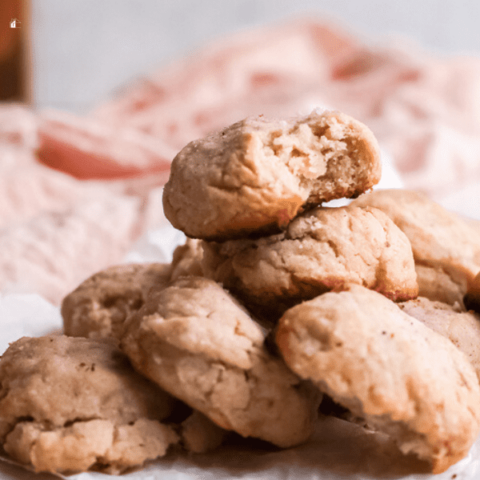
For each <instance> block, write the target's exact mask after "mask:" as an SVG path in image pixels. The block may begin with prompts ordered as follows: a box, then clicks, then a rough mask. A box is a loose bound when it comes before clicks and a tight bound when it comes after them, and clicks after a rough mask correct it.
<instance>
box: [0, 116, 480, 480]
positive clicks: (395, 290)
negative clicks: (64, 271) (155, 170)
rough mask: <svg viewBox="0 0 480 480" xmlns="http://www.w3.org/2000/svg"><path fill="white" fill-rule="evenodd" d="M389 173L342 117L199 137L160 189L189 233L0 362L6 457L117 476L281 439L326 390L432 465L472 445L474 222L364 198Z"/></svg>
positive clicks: (414, 199) (417, 204) (312, 418)
mask: <svg viewBox="0 0 480 480" xmlns="http://www.w3.org/2000/svg"><path fill="white" fill-rule="evenodd" d="M380 170H381V166H380V155H379V150H378V145H377V142H376V140H375V138H374V137H373V135H372V133H371V132H370V131H369V130H368V128H367V127H365V126H364V125H362V124H361V123H360V122H358V121H356V120H354V119H352V118H350V117H348V116H347V115H344V114H342V113H339V112H330V111H325V112H317V111H316V112H313V113H312V114H311V115H309V116H306V117H301V118H297V119H293V120H289V121H268V120H266V119H264V118H263V117H261V116H260V117H256V118H249V119H246V120H243V121H241V122H239V123H237V124H234V125H232V126H230V127H228V128H226V129H225V130H223V131H221V132H218V133H215V134H212V135H210V136H208V137H206V138H204V139H201V140H198V141H194V142H192V143H190V144H189V145H187V146H186V147H185V148H184V149H183V150H182V151H181V152H180V153H179V154H178V155H177V157H176V158H175V159H174V161H173V163H172V169H171V176H170V180H169V182H168V183H167V185H166V186H165V190H164V209H165V214H166V216H167V218H168V219H169V220H170V221H171V223H172V225H173V226H175V227H176V228H179V229H181V230H183V231H184V232H185V233H186V234H187V236H188V237H189V238H188V240H187V242H186V243H185V245H182V246H180V247H178V248H177V249H176V251H175V253H174V256H173V261H172V263H171V264H169V265H166V264H138V265H122V266H116V267H112V268H109V269H107V270H105V271H102V272H99V273H97V274H95V275H94V276H92V277H90V278H89V279H87V280H86V281H85V282H83V283H82V284H81V285H80V286H79V287H78V288H77V289H76V290H75V291H73V292H72V293H71V294H69V295H68V296H67V297H66V298H65V299H64V301H63V303H62V316H63V319H64V333H65V335H63V336H48V337H42V338H22V339H20V340H18V341H17V342H15V343H13V344H12V345H11V346H10V348H9V349H8V350H7V352H6V353H5V354H4V355H3V357H2V358H1V360H0V442H1V443H2V445H3V448H4V449H5V451H6V452H7V453H8V454H9V455H10V456H11V457H12V458H14V459H15V460H17V461H18V462H21V463H23V464H26V465H31V466H33V468H34V469H35V470H36V471H50V472H76V471H84V470H88V469H92V470H101V471H104V472H108V473H120V472H123V471H125V470H127V469H129V468H132V467H137V466H140V465H142V464H143V463H144V462H145V461H148V460H152V459H155V458H158V457H162V456H163V455H165V454H166V452H167V450H168V449H183V450H185V451H188V452H204V451H207V450H211V449H214V448H216V447H218V446H219V445H220V444H221V443H222V442H224V441H225V439H226V438H227V437H228V435H230V434H229V432H234V434H238V435H241V436H242V437H253V438H258V439H261V440H264V441H267V442H270V443H272V444H274V445H276V446H277V447H280V448H289V447H293V446H295V445H299V444H301V443H303V442H306V441H308V439H309V437H310V436H311V434H312V432H313V430H314V428H315V425H316V421H317V419H318V416H319V415H322V414H323V413H322V412H324V411H325V410H322V405H323V404H324V403H325V401H326V400H328V402H329V404H330V405H331V402H332V401H333V402H334V403H335V404H336V405H338V406H339V411H345V410H348V411H349V412H350V414H351V415H350V416H349V418H356V419H362V422H363V423H364V424H365V425H366V427H367V428H369V429H373V430H376V431H379V432H383V433H386V434H388V435H390V436H391V437H392V438H393V439H394V441H395V442H396V443H397V444H398V447H399V448H400V450H401V451H402V452H404V453H414V454H416V455H417V456H418V457H419V458H421V459H423V460H426V461H428V462H430V465H431V468H432V471H433V472H434V473H439V472H442V471H444V470H446V469H447V468H448V467H449V466H451V465H452V464H454V463H455V462H457V461H458V460H460V459H461V458H463V457H464V456H465V455H466V454H467V453H468V450H469V448H470V447H471V445H472V443H473V442H474V440H475V439H476V437H477V435H478V433H479V430H480V386H479V380H478V378H479V375H480V349H479V348H478V346H477V345H480V326H479V325H480V324H479V323H478V322H479V317H478V316H477V315H476V314H475V313H474V312H473V311H467V309H466V307H465V304H466V305H467V306H468V307H469V308H477V307H478V305H479V304H480V275H479V276H478V277H477V278H476V279H475V278H474V277H475V275H476V274H477V273H478V272H480V234H479V233H478V232H479V231H480V228H479V227H478V225H477V224H475V223H471V222H469V221H466V220H464V219H461V218H459V217H457V216H455V215H453V214H450V213H449V212H447V211H445V210H444V209H442V208H441V207H440V206H438V205H436V204H434V203H433V202H431V201H429V200H428V199H427V198H425V197H423V196H422V195H420V194H416V193H414V192H408V191H402V190H391V191H376V192H372V193H365V192H367V191H368V190H370V189H371V188H372V187H373V186H374V185H375V184H376V183H377V182H378V181H379V179H380ZM356 197H358V198H357V199H356V200H354V201H353V202H351V203H350V205H348V206H347V207H339V208H328V207H322V206H321V205H322V204H324V203H326V202H328V201H330V200H333V199H337V198H356ZM419 294H420V295H421V296H420V297H418V295H419ZM417 297H418V298H417ZM464 298H465V303H464ZM132 365H133V367H132Z"/></svg>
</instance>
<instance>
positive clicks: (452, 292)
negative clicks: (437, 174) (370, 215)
mask: <svg viewBox="0 0 480 480" xmlns="http://www.w3.org/2000/svg"><path fill="white" fill-rule="evenodd" d="M352 203H353V204H354V205H357V206H360V207H365V206H371V207H376V208H379V209H380V210H383V211H384V212H385V213H386V214H387V215H388V216H389V217H390V218H391V219H392V220H393V221H394V222H395V224H396V225H397V226H398V227H399V228H400V229H401V230H402V231H403V232H404V233H405V235H407V237H408V239H409V240H410V243H411V244H412V250H413V255H414V257H415V264H416V265H417V274H418V285H419V295H420V296H423V297H427V298H429V299H430V300H438V301H443V302H448V303H450V304H453V303H455V302H459V303H461V302H462V299H463V296H464V295H465V293H466V291H467V289H468V286H469V285H470V284H471V282H472V281H473V278H474V277H475V275H476V274H477V273H478V272H479V271H480V236H479V235H478V233H477V229H476V228H475V227H474V225H473V224H472V223H471V222H469V221H466V220H465V219H463V218H462V217H460V216H458V215H456V214H454V213H452V212H449V211H448V210H446V209H444V208H443V207H441V206H440V205H438V204H437V203H435V202H433V201H432V200H430V199H429V198H428V197H427V196H426V195H423V194H420V193H417V192H412V191H409V190H377V191H375V192H371V193H368V194H366V195H362V196H361V197H360V198H358V199H357V200H355V201H354V202H352Z"/></svg>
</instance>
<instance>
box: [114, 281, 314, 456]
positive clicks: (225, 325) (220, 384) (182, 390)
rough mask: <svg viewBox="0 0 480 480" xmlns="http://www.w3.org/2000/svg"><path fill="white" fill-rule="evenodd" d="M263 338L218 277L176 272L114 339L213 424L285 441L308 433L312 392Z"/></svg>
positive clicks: (291, 442)
mask: <svg viewBox="0 0 480 480" xmlns="http://www.w3.org/2000/svg"><path fill="white" fill-rule="evenodd" d="M263 341H264V333H263V331H262V330H261V328H260V327H259V326H258V324H256V323H255V322H254V321H253V320H252V319H251V318H250V316H249V315H248V314H247V312H246V311H245V310H244V309H242V308H241V307H240V306H239V304H238V303H237V302H236V301H235V300H233V298H232V297H231V296H230V295H229V294H228V293H227V292H226V291H225V290H223V289H222V288H221V287H220V286H219V285H218V284H216V283H215V282H213V281H212V280H208V279H205V278H202V277H182V278H180V279H178V280H177V281H176V282H174V283H173V284H171V285H170V286H169V287H168V288H166V289H160V290H158V291H156V292H154V291H152V292H151V295H150V296H149V298H148V299H147V302H146V304H145V306H144V307H142V309H141V310H140V311H139V312H138V313H136V314H135V315H133V316H132V317H130V318H129V320H127V323H126V331H125V335H124V337H123V339H122V343H121V347H122V349H123V350H124V351H125V352H126V353H127V355H128V356H129V357H130V359H131V360H132V363H133V364H134V366H135V368H136V369H137V370H139V371H140V372H141V373H143V374H144V375H146V376H147V377H149V378H150V379H152V380H154V381H155V382H157V383H158V384H159V385H160V386H162V388H164V389H165V390H167V391H169V392H170V393H172V394H173V395H175V396H176V397H178V398H180V399H181V400H183V401H184V402H186V403H187V404H189V405H190V406H191V407H193V408H195V409H197V410H199V411H201V412H202V413H204V414H205V415H206V416H207V417H209V418H210V419H211V420H213V421H214V422H215V423H216V424H217V425H219V426H220V427H222V428H224V429H227V430H234V431H236V432H238V433H239V434H240V435H242V436H244V437H248V436H252V437H257V438H261V439H263V440H267V441H269V442H272V443H274V444H276V445H278V446H281V447H290V446H293V445H296V444H299V443H302V442H304V441H306V440H307V439H308V438H309V437H310V435H311V433H312V431H313V426H314V423H315V420H316V418H317V413H316V409H317V407H318V401H319V397H318V396H317V394H316V393H315V392H314V391H313V390H312V387H311V385H309V384H308V382H307V383H305V382H302V381H301V380H300V379H299V378H298V377H297V376H296V375H294V374H293V373H292V372H290V371H289V370H288V369H287V368H286V366H285V365H284V363H283V362H282V361H281V360H280V359H278V358H276V357H273V356H272V355H271V354H269V353H268V352H267V351H266V349H265V347H264V346H263Z"/></svg>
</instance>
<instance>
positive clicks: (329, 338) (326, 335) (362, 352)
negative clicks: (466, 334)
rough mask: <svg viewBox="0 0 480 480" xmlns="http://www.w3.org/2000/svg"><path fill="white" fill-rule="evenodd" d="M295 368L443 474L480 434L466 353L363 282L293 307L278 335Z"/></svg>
mask: <svg viewBox="0 0 480 480" xmlns="http://www.w3.org/2000/svg"><path fill="white" fill-rule="evenodd" d="M276 339H277V344H278V347H279V349H280V351H281V353H282V355H283V357H284V359H285V361H286V363H287V365H288V366H289V367H290V368H291V369H292V370H293V371H294V372H296V373H297V374H298V375H299V376H300V377H302V378H305V379H310V380H312V381H313V382H314V383H315V384H316V385H317V386H318V387H319V389H320V390H322V391H323V392H325V393H327V394H328V395H329V396H331V397H332V398H333V400H334V401H335V402H336V403H338V404H340V405H342V406H344V407H346V408H348V409H349V410H351V412H352V413H353V414H354V415H355V416H357V417H361V418H365V420H366V422H367V424H368V425H369V426H370V427H372V428H374V429H376V430H379V431H382V432H385V433H387V434H389V435H391V437H392V438H393V439H394V440H395V441H396V443H397V444H398V445H399V448H400V449H401V450H402V451H403V452H404V453H409V452H411V453H415V454H416V455H418V456H419V457H420V458H422V459H424V460H428V461H430V462H431V464H432V468H433V472H434V473H440V472H443V471H444V470H446V469H447V468H448V467H449V466H450V465H452V464H454V463H455V462H457V461H458V460H460V459H461V458H463V457H464V456H465V455H466V454H467V453H468V450H469V449H470V447H471V445H472V444H473V442H474V441H475V439H476V437H477V435H478V432H479V429H480V387H479V384H478V379H477V376H476V374H475V371H474V369H473V367H472V365H471V364H470V362H469V361H468V359H467V358H466V356H465V355H464V354H463V353H462V352H460V350H459V349H458V348H456V347H455V346H454V345H453V344H452V342H450V341H449V340H447V339H446V338H444V337H442V336H441V335H439V334H437V333H436V332H434V331H433V330H431V329H429V328H428V327H426V326H425V325H423V324H422V323H421V322H419V321H418V320H416V319H415V318H413V317H410V316H408V315H407V314H405V313H404V312H402V311H401V310H400V308H399V307H398V306H397V305H396V304H394V303H393V302H391V301H390V300H388V299H387V298H385V297H384V296H383V295H379V294H378V293H376V292H373V291H371V290H368V289H366V288H363V287H361V286H359V285H351V286H349V288H348V290H347V291H343V292H339V293H334V292H329V293H326V294H324V295H321V296H320V297H317V298H315V299H313V300H310V301H308V302H304V303H302V304H301V305H298V306H296V307H293V308H292V309H290V310H289V311H287V312H286V313H285V315H284V316H283V317H282V318H281V319H280V322H279V326H278V331H277V335H276Z"/></svg>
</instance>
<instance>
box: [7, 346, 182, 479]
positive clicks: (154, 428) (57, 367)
mask: <svg viewBox="0 0 480 480" xmlns="http://www.w3.org/2000/svg"><path fill="white" fill-rule="evenodd" d="M174 404H175V400H174V399H173V398H172V397H171V396H170V395H168V394H167V393H166V392H164V391H162V390H161V389H160V388H159V387H157V386H156V385H155V384H153V383H151V382H149V381H148V380H146V379H144V378H143V377H141V376H140V375H138V374H137V373H136V372H135V371H134V370H133V368H132V367H131V365H130V363H129V361H128V359H127V357H126V356H125V355H124V354H123V353H122V352H121V351H120V350H118V348H117V347H115V346H113V344H111V343H107V342H105V341H99V340H91V339H85V338H73V337H65V336H47V337H41V338H27V337H24V338H21V339H20V340H18V341H16V342H15V343H13V344H11V345H10V347H9V348H8V350H7V351H6V352H5V353H4V355H3V356H2V358H1V360H0V442H1V444H2V446H3V448H4V449H5V451H6V452H7V453H8V454H10V455H11V456H12V458H14V459H15V460H17V461H19V462H21V463H25V464H31V465H32V466H33V468H34V469H35V470H36V471H46V472H78V471H84V470H88V469H95V470H97V469H98V470H103V471H106V472H110V473H120V472H122V471H124V470H125V469H127V468H129V467H133V466H138V465H142V464H143V463H144V462H145V461H146V460H149V459H154V458H157V457H161V456H163V455H165V453H166V451H167V449H168V447H169V445H171V444H173V443H176V442H177V441H178V437H177V435H176V434H175V433H174V431H173V430H172V429H171V428H170V427H168V426H166V425H164V424H162V423H160V421H162V420H163V419H164V418H166V417H167V416H168V415H169V414H170V413H171V411H172V408H173V406H174Z"/></svg>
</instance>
